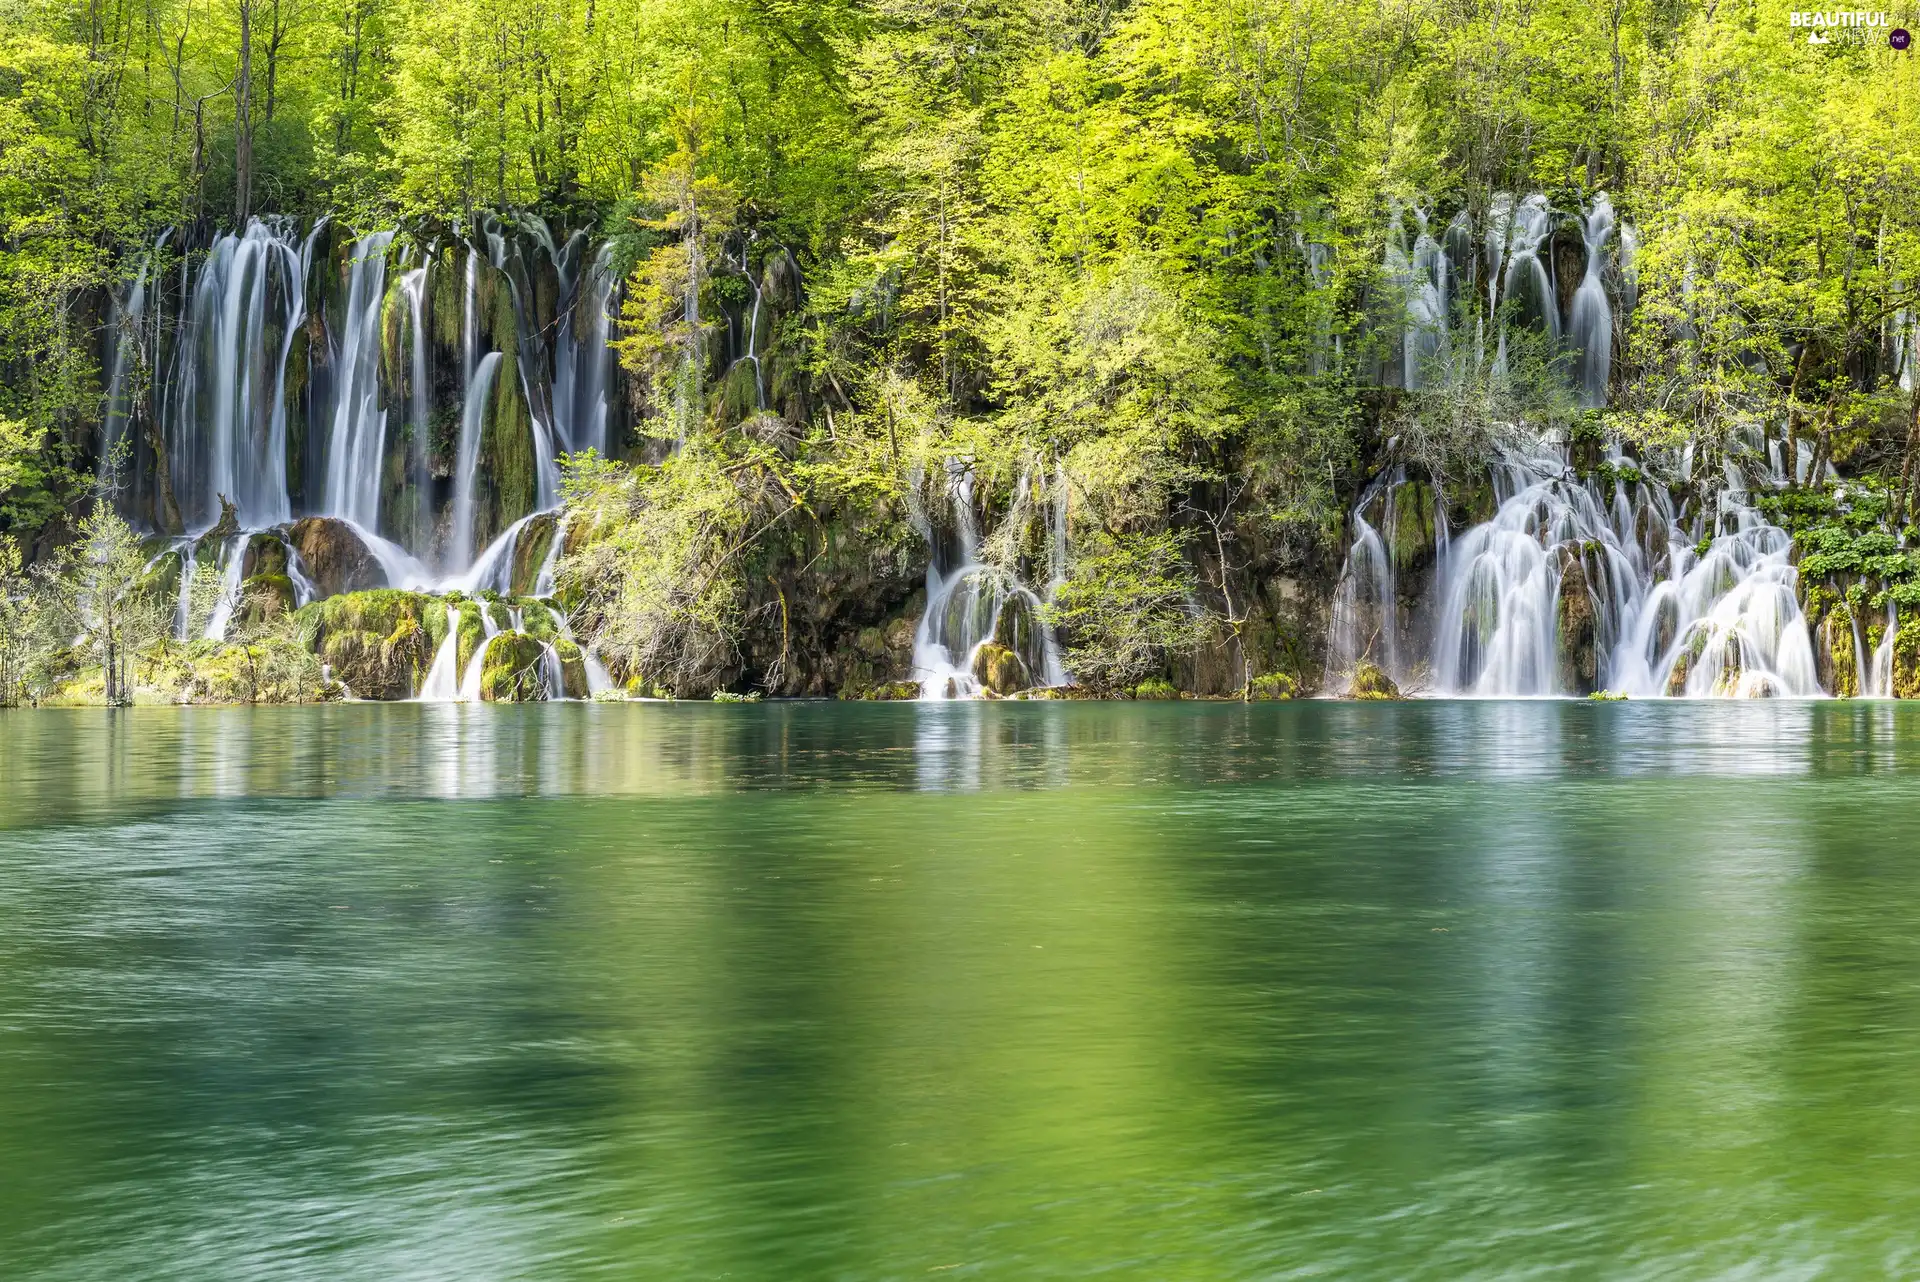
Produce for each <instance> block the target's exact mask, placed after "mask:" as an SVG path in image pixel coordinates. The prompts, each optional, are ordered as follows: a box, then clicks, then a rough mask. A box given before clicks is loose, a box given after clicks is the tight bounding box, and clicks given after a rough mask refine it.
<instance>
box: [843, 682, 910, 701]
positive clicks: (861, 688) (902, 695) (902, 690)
mask: <svg viewBox="0 0 1920 1282" xmlns="http://www.w3.org/2000/svg"><path fill="white" fill-rule="evenodd" d="M840 697H841V698H842V699H854V700H863V701H871V702H876V703H894V702H909V701H911V700H914V699H918V698H919V697H920V683H919V682H918V681H884V682H881V683H880V684H879V685H856V686H848V687H847V688H846V689H844V690H842V691H841V692H840Z"/></svg>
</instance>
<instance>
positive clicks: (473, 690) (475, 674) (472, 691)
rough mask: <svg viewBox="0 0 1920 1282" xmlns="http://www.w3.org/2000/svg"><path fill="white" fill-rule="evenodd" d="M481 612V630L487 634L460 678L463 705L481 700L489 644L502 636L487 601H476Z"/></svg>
mask: <svg viewBox="0 0 1920 1282" xmlns="http://www.w3.org/2000/svg"><path fill="white" fill-rule="evenodd" d="M474 604H475V606H476V607H477V608H478V609H479V611H480V628H481V631H482V632H483V633H484V634H485V635H484V636H483V638H482V640H481V642H480V644H479V645H478V646H476V647H474V651H473V657H472V658H471V659H468V660H467V670H466V671H465V672H464V673H462V674H461V677H460V692H459V695H458V696H457V697H458V698H459V699H460V701H461V702H463V703H475V702H477V701H478V700H479V698H480V678H481V677H482V676H484V675H485V674H486V666H487V644H488V643H489V642H491V641H492V640H493V639H494V638H495V637H497V636H499V635H500V625H499V624H497V623H495V622H494V621H493V608H492V607H491V606H490V605H488V603H487V602H485V601H476V602H475V603H474Z"/></svg>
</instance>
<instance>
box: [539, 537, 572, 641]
mask: <svg viewBox="0 0 1920 1282" xmlns="http://www.w3.org/2000/svg"><path fill="white" fill-rule="evenodd" d="M566 541H567V513H565V512H564V511H562V512H558V513H555V514H554V518H553V538H552V540H551V541H550V542H548V544H547V554H546V556H545V557H543V558H541V561H540V570H539V572H538V573H536V574H535V575H534V576H533V595H534V596H537V597H550V596H552V595H553V569H554V567H555V566H556V565H558V564H559V563H560V551H561V547H562V545H564V544H565V543H566ZM556 617H558V616H557V612H556ZM561 626H562V627H565V626H566V621H565V620H564V619H562V620H561Z"/></svg>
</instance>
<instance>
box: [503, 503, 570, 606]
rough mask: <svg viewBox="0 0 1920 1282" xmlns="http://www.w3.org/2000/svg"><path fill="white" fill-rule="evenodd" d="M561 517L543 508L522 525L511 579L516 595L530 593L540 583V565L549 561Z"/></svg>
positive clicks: (515, 547)
mask: <svg viewBox="0 0 1920 1282" xmlns="http://www.w3.org/2000/svg"><path fill="white" fill-rule="evenodd" d="M557 526H558V522H557V518H556V517H555V516H554V514H553V513H551V512H542V513H540V514H539V515H538V516H535V517H532V518H530V519H529V520H528V521H527V523H526V524H525V525H523V526H521V527H520V536H519V537H518V538H517V539H515V540H514V544H513V569H512V571H511V575H512V577H511V579H510V580H509V583H510V585H511V587H512V589H513V592H514V594H515V595H516V596H526V595H528V594H530V593H532V592H533V591H534V590H535V588H536V587H537V586H538V580H539V578H540V568H541V567H542V566H544V565H545V564H546V563H547V552H548V551H549V550H550V549H551V548H552V547H553V540H554V537H555V535H556V534H557V533H558V528H557Z"/></svg>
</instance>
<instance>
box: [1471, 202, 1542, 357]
mask: <svg viewBox="0 0 1920 1282" xmlns="http://www.w3.org/2000/svg"><path fill="white" fill-rule="evenodd" d="M1552 230H1553V211H1552V209H1550V208H1549V207H1548V205H1547V198H1546V197H1545V196H1543V195H1541V194H1540V193H1538V192H1535V193H1534V194H1533V195H1531V196H1528V197H1527V198H1526V199H1524V200H1522V201H1520V202H1519V204H1517V205H1516V204H1514V203H1513V198H1512V197H1511V196H1507V195H1504V194H1503V195H1501V196H1499V197H1496V198H1495V202H1494V217H1493V218H1492V219H1490V220H1489V225H1488V233H1487V244H1488V250H1489V252H1488V273H1487V291H1488V310H1489V311H1491V312H1492V313H1493V314H1494V316H1495V318H1496V321H1495V323H1496V324H1497V325H1498V326H1499V329H1498V333H1499V342H1498V347H1497V351H1496V354H1495V356H1494V369H1495V370H1496V372H1500V373H1504V372H1505V371H1506V368H1507V319H1508V317H1511V319H1512V320H1513V321H1515V322H1516V323H1518V324H1520V325H1522V326H1525V327H1528V328H1532V329H1537V330H1539V331H1541V332H1542V333H1544V334H1545V335H1546V336H1547V338H1548V340H1549V341H1550V343H1551V344H1552V345H1553V346H1556V347H1557V346H1558V345H1559V342H1560V304H1559V302H1558V300H1557V299H1556V298H1555V297H1554V290H1553V275H1552V273H1551V271H1550V270H1549V268H1548V264H1546V263H1544V262H1542V261H1541V260H1540V250H1541V249H1542V247H1544V246H1545V245H1546V243H1547V236H1548V234H1549V233H1551V232H1552ZM1503 262H1504V264H1505V268H1504V270H1502V267H1501V264H1502V263H1503ZM1503 306H1504V307H1505V308H1506V314H1505V315H1503V314H1502V312H1501V308H1502V307H1503Z"/></svg>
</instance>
